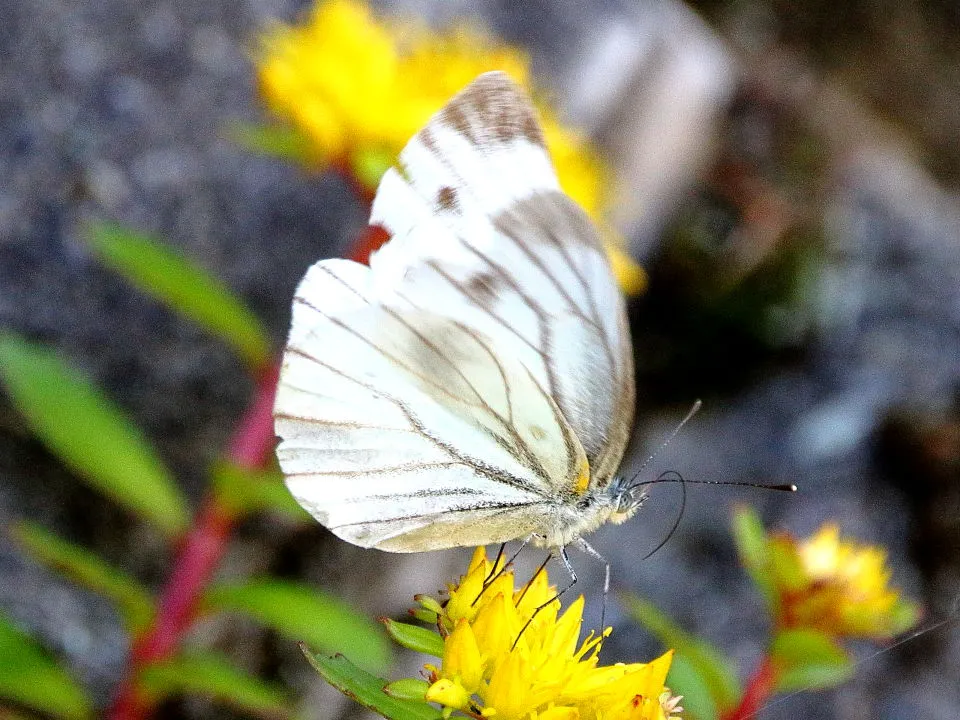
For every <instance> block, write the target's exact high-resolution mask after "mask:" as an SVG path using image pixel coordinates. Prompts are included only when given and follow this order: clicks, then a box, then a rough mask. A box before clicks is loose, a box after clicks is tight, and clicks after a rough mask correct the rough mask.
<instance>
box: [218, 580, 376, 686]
mask: <svg viewBox="0 0 960 720" xmlns="http://www.w3.org/2000/svg"><path fill="white" fill-rule="evenodd" d="M205 604H206V605H207V606H208V607H209V608H210V609H214V610H225V611H234V612H242V613H244V614H246V615H249V616H251V617H253V618H255V619H256V620H258V621H259V622H261V623H263V624H264V625H266V626H267V627H270V628H273V629H274V630H276V631H277V632H279V633H281V634H282V635H284V636H286V637H288V638H290V639H292V640H297V641H300V640H303V641H305V642H307V643H309V644H311V645H315V646H318V647H321V648H323V649H324V650H328V651H341V650H346V651H347V652H349V654H350V656H351V658H352V659H353V660H354V661H356V663H357V664H358V665H360V666H361V667H364V668H368V669H371V670H381V669H384V668H386V667H387V666H388V665H389V663H390V644H389V643H388V642H387V639H386V637H385V636H384V633H383V632H382V631H381V630H380V628H379V627H378V626H377V624H376V623H375V622H373V621H372V620H370V619H368V618H366V617H364V616H363V615H360V614H359V613H358V612H356V611H355V610H353V609H352V608H351V607H350V606H349V605H347V604H346V603H344V602H343V601H341V600H338V599H336V598H334V597H331V596H330V595H327V594H325V593H323V592H321V591H319V590H316V589H314V588H311V587H308V586H307V585H302V584H300V583H294V582H288V581H284V580H275V579H272V578H262V579H253V580H249V581H246V582H243V583H236V584H221V585H215V586H214V587H212V588H210V589H209V590H208V592H207V594H206V596H205Z"/></svg>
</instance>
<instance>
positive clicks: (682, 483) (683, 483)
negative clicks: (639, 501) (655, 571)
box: [638, 470, 687, 562]
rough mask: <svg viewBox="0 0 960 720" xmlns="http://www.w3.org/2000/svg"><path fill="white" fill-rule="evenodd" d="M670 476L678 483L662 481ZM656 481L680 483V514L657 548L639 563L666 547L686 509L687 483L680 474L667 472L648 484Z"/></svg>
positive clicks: (672, 480) (672, 471)
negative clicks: (675, 478) (674, 476)
mask: <svg viewBox="0 0 960 720" xmlns="http://www.w3.org/2000/svg"><path fill="white" fill-rule="evenodd" d="M670 474H673V475H676V476H677V477H678V478H679V481H677V480H674V479H670V480H665V479H662V478H663V477H664V476H665V475H670ZM657 481H659V482H679V483H680V488H681V490H682V494H681V497H680V512H678V513H677V517H676V518H675V519H674V521H673V525H672V526H671V528H670V532H668V533H667V536H666V537H665V538H664V539H663V540H661V541H660V542H659V544H657V546H656V547H655V548H654V549H653V550H651V551H650V552H648V553H647V554H646V555H644V556H643V557H642V558H640V560H641V562H642V561H644V560H646V559H647V558H649V557H651V556H652V555H653V554H654V553H655V552H657V551H658V550H659V549H660V548H662V547H663V546H664V545H666V544H667V543H668V542H670V538H672V537H673V534H674V533H675V532H676V531H677V528H678V527H680V520H682V519H683V512H684V510H686V509H687V483H686V481H685V480H684V479H683V475H681V474H680V473H678V472H677V471H676V470H668V471H667V472H665V473H663V475H661V476H660V477H659V478H657V480H651V481H650V482H657ZM638 484H640V485H643V484H644V483H638Z"/></svg>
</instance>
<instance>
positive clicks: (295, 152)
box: [225, 122, 319, 165]
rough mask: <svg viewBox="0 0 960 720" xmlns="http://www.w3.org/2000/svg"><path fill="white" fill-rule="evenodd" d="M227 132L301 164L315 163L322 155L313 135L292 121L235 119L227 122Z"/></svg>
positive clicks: (255, 149) (249, 147)
mask: <svg viewBox="0 0 960 720" xmlns="http://www.w3.org/2000/svg"><path fill="white" fill-rule="evenodd" d="M225 135H226V137H227V139H229V140H232V141H233V142H235V143H236V144H237V145H239V146H240V147H242V148H245V149H246V150H249V151H250V152H254V153H258V154H260V155H269V156H271V157H276V158H280V159H281V160H286V161H288V162H295V163H298V164H301V165H313V164H315V163H316V162H317V160H318V159H319V158H318V153H317V151H316V149H315V145H314V143H313V142H312V141H311V140H310V137H309V136H308V135H307V134H306V133H304V132H302V131H300V130H298V129H297V128H295V127H292V126H289V125H257V124H254V123H246V122H231V123H229V124H228V125H227V126H226V132H225Z"/></svg>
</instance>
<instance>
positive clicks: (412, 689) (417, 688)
mask: <svg viewBox="0 0 960 720" xmlns="http://www.w3.org/2000/svg"><path fill="white" fill-rule="evenodd" d="M429 689H430V683H428V682H427V681H426V680H420V679H419V678H403V679H402V680H394V681H393V682H392V683H387V684H386V685H384V686H383V691H384V692H385V693H386V694H387V695H389V696H390V697H392V698H400V699H401V700H419V701H420V702H424V698H425V697H426V696H427V690H429Z"/></svg>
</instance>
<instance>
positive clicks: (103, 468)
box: [0, 332, 190, 535]
mask: <svg viewBox="0 0 960 720" xmlns="http://www.w3.org/2000/svg"><path fill="white" fill-rule="evenodd" d="M0 379H2V380H3V382H4V383H5V384H6V386H7V390H8V392H9V393H10V396H11V398H12V400H13V402H14V404H15V405H16V406H17V408H18V409H19V410H20V412H21V413H23V415H24V417H26V419H27V421H28V422H29V423H30V425H31V427H32V428H33V431H34V432H35V433H36V434H37V435H38V436H39V437H40V439H41V440H43V442H44V443H45V444H46V445H47V447H48V448H50V450H51V451H52V452H54V453H55V454H57V455H58V456H59V457H60V459H61V460H63V462H64V463H65V464H66V465H68V466H70V467H71V468H72V469H73V470H74V471H75V472H77V473H78V474H79V475H81V476H83V478H84V479H86V480H87V482H89V483H90V484H91V485H93V486H94V487H96V488H97V489H99V490H100V491H102V492H104V493H105V494H107V495H109V496H110V497H112V498H113V499H114V500H116V501H117V502H119V503H121V504H122V505H124V506H125V507H127V508H128V509H130V510H132V511H133V512H135V513H138V514H140V515H142V516H143V517H145V518H147V519H148V520H151V521H153V522H154V523H156V524H157V525H158V526H159V527H160V528H161V529H162V530H164V531H165V532H167V533H169V534H170V535H177V534H179V533H181V532H183V531H184V530H185V529H186V528H187V525H188V523H189V515H190V514H189V511H188V506H187V501H186V500H185V499H184V497H183V495H182V494H181V493H180V491H179V489H178V488H177V486H176V484H175V483H174V482H173V478H172V477H171V475H170V473H169V471H168V470H167V468H166V467H164V465H163V463H162V462H160V458H159V457H157V455H156V453H154V451H153V449H152V448H151V447H150V445H149V444H148V443H147V440H146V438H145V437H144V436H143V434H142V433H141V432H140V429H139V428H137V426H136V425H134V424H133V423H132V422H131V421H130V419H129V418H127V417H126V416H125V415H124V414H123V413H122V412H121V411H120V410H119V409H118V408H117V407H116V406H115V405H114V404H113V403H112V402H110V400H109V399H107V397H106V396H105V395H104V394H103V393H102V392H101V391H100V389H99V388H97V387H96V385H94V384H93V383H92V382H91V381H90V379H89V378H87V377H86V376H85V375H83V374H82V373H80V372H79V371H78V370H76V369H74V368H73V367H71V366H70V365H68V364H66V363H64V362H63V361H62V360H60V358H58V357H57V355H56V353H54V352H53V351H52V350H50V349H48V348H45V347H42V346H40V345H36V344H34V343H31V342H28V341H26V340H24V339H23V338H21V337H19V336H18V335H15V334H13V333H10V332H0Z"/></svg>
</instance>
